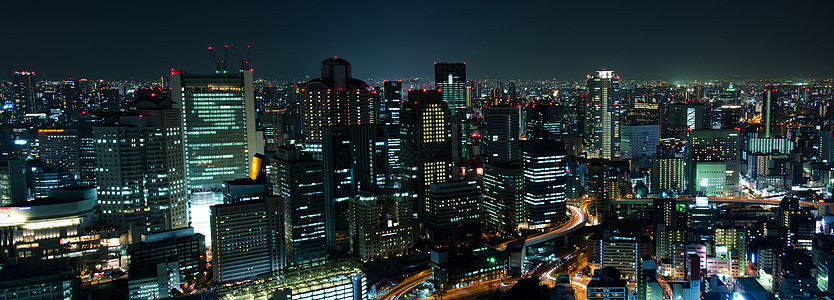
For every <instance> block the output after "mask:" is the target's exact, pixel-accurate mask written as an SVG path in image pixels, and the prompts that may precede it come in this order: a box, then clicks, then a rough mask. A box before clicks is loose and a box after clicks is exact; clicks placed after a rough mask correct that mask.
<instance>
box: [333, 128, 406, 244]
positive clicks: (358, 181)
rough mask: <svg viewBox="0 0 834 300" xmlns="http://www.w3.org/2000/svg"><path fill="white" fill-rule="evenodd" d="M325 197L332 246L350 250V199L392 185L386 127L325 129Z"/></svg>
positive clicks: (388, 129) (388, 133)
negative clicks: (361, 192) (330, 227)
mask: <svg viewBox="0 0 834 300" xmlns="http://www.w3.org/2000/svg"><path fill="white" fill-rule="evenodd" d="M322 134H323V138H322V141H323V145H322V150H323V160H324V174H328V176H325V177H324V197H325V199H326V201H327V205H328V207H331V208H332V209H329V210H328V212H330V213H329V214H328V216H327V219H328V220H330V221H331V223H332V224H333V226H334V227H333V228H332V229H333V230H334V231H332V232H331V235H330V236H329V237H330V238H331V239H335V240H329V241H328V244H329V245H330V247H331V250H333V249H340V250H345V251H347V250H348V246H349V243H348V242H349V240H348V238H349V235H348V229H349V226H348V225H349V223H348V221H349V220H348V219H349V217H348V199H350V197H353V196H355V195H357V194H358V193H359V192H360V191H365V192H370V191H376V190H377V189H379V188H382V187H386V186H388V184H389V183H390V182H389V181H390V178H389V176H388V175H389V174H391V173H390V171H391V170H390V169H389V168H388V163H389V160H388V149H387V146H388V144H387V143H386V142H387V141H388V140H389V138H390V127H389V126H386V125H353V126H327V127H324V128H323V131H322Z"/></svg>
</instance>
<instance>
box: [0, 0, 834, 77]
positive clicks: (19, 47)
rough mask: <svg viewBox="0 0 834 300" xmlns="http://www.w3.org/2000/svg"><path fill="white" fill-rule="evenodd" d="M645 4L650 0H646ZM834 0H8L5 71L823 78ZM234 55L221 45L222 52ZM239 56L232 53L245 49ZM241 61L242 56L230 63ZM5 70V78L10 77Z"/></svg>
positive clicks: (1, 61) (830, 55) (833, 57)
mask: <svg viewBox="0 0 834 300" xmlns="http://www.w3.org/2000/svg"><path fill="white" fill-rule="evenodd" d="M638 3H640V4H639V5H638ZM833 9H834V1H732V0H729V1H574V2H568V1H507V2H504V1H451V0H449V1H385V2H378V1H339V2H336V1H303V0H294V1H263V2H251V1H226V2H214V1H178V0H169V1H161V2H157V1H129V2H123V1H89V2H86V1H80V2H77V1H54V2H53V1H5V2H4V3H3V6H2V11H3V14H2V17H0V29H2V35H0V38H2V41H3V42H2V43H0V45H2V47H0V54H1V55H2V56H0V57H2V58H0V74H7V75H8V76H2V75H0V78H2V79H11V77H12V72H13V71H14V70H22V69H28V70H33V71H36V72H38V73H39V74H40V75H41V76H39V77H40V78H41V79H66V78H70V77H72V78H90V79H98V78H103V79H150V78H158V77H159V76H160V75H162V74H165V73H167V72H168V71H170V69H171V68H176V69H182V70H185V71H188V72H191V73H207V72H212V71H213V70H214V62H213V61H212V59H211V56H210V55H209V53H208V50H207V47H208V46H209V45H214V46H215V47H218V48H222V46H223V45H224V44H234V45H235V46H237V48H238V49H239V50H238V52H241V54H243V52H245V46H246V45H251V46H252V67H253V68H254V69H255V74H256V77H261V78H269V79H271V78H278V77H281V78H284V79H290V78H295V79H302V78H303V77H304V76H308V75H309V76H313V77H318V72H319V71H318V70H319V66H318V64H319V63H320V62H321V61H322V60H323V59H325V58H327V57H331V56H339V57H344V58H345V59H347V60H349V61H350V62H351V64H352V65H353V71H354V76H355V77H357V78H362V79H367V78H377V79H398V78H408V77H431V75H432V74H433V73H432V72H433V67H432V63H433V62H435V61H437V62H440V61H448V62H458V61H465V62H467V73H468V76H467V77H469V78H474V79H482V78H487V77H488V78H500V79H551V78H556V79H563V80H581V79H582V78H583V77H584V76H585V74H587V73H590V72H592V71H593V70H596V69H599V68H608V69H613V70H615V71H616V72H617V73H619V74H621V76H622V77H623V79H629V78H634V79H654V78H660V79H667V80H677V79H704V78H732V76H741V77H742V78H749V77H757V78H762V77H769V78H774V77H793V76H801V77H822V76H830V75H832V73H834V71H833V70H834V68H832V67H834V47H832V46H834V38H833V37H834V33H832V29H834V22H832V19H834V15H832V11H834V10H833ZM221 53H222V51H221ZM234 60H235V59H234V58H233V56H231V55H230V61H234ZM229 64H230V67H235V66H236V65H237V64H236V63H233V62H230V63H229ZM3 77H6V78H3Z"/></svg>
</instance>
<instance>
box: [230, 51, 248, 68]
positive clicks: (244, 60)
mask: <svg viewBox="0 0 834 300" xmlns="http://www.w3.org/2000/svg"><path fill="white" fill-rule="evenodd" d="M231 48H232V53H234V55H235V58H237V61H238V62H239V63H240V70H251V67H249V57H250V56H251V55H252V46H246V57H245V58H241V57H240V55H238V54H237V50H236V49H235V45H232V46H231Z"/></svg>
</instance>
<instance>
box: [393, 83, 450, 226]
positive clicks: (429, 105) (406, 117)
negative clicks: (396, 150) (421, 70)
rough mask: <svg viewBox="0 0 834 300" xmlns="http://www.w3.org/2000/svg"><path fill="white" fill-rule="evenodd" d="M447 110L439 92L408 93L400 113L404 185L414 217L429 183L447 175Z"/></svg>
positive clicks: (420, 211) (448, 144)
mask: <svg viewBox="0 0 834 300" xmlns="http://www.w3.org/2000/svg"><path fill="white" fill-rule="evenodd" d="M449 118H450V112H449V110H448V106H447V103H446V102H445V101H443V99H442V94H441V93H440V91H431V90H422V91H418V90H414V91H409V92H408V101H405V102H403V106H402V111H401V112H400V126H401V127H400V133H401V134H400V136H401V137H402V152H401V154H400V159H401V161H402V164H403V174H404V177H405V178H404V182H403V184H404V187H405V188H406V189H408V190H409V191H410V192H411V193H413V194H412V197H415V198H416V201H415V202H417V212H418V217H419V218H422V216H420V214H422V212H423V211H424V209H423V201H420V199H425V195H426V193H427V192H428V190H429V185H431V184H433V183H438V182H444V181H447V180H449V179H450V177H451V161H452V147H451V140H450V137H449V135H450V130H449Z"/></svg>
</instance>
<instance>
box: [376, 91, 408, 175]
mask: <svg viewBox="0 0 834 300" xmlns="http://www.w3.org/2000/svg"><path fill="white" fill-rule="evenodd" d="M402 88H403V83H402V80H397V81H388V80H386V81H385V82H384V83H383V87H382V93H383V97H382V98H383V102H382V108H380V112H381V113H380V115H379V124H384V125H386V126H388V127H389V128H388V141H387V145H386V147H387V148H388V168H389V170H390V172H389V173H388V177H389V179H391V183H392V184H391V185H390V186H392V187H399V184H400V181H401V178H400V177H401V176H402V165H401V163H400V151H401V150H402V139H401V138H400V110H401V108H402V102H403V95H402Z"/></svg>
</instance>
